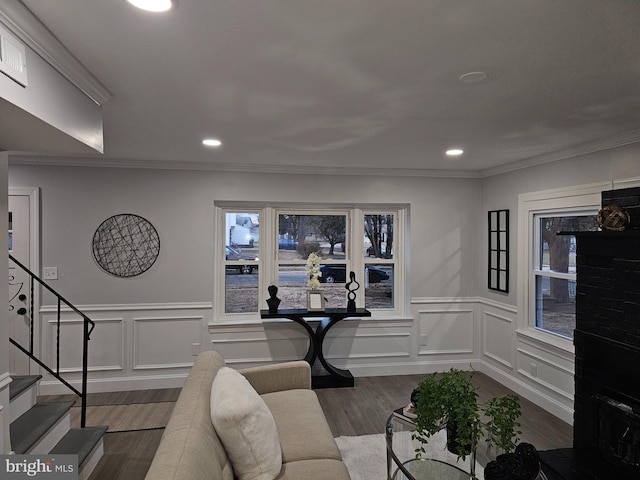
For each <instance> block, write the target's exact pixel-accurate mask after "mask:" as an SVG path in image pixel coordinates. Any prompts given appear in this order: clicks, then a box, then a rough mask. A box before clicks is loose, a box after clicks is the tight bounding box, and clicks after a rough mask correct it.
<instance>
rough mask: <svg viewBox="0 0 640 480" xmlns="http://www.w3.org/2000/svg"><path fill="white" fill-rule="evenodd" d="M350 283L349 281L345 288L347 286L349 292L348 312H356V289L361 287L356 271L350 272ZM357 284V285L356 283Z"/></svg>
mask: <svg viewBox="0 0 640 480" xmlns="http://www.w3.org/2000/svg"><path fill="white" fill-rule="evenodd" d="M349 279H350V281H349V283H347V284H346V285H345V286H344V288H346V289H347V290H348V291H349V293H348V294H347V299H348V300H347V312H355V311H356V290H358V289H359V288H360V284H359V283H358V282H356V274H355V273H354V272H349ZM354 284H355V285H354Z"/></svg>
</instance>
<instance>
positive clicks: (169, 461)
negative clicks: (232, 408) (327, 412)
mask: <svg viewBox="0 0 640 480" xmlns="http://www.w3.org/2000/svg"><path fill="white" fill-rule="evenodd" d="M223 366H225V364H224V359H223V358H222V357H221V356H220V355H219V354H218V353H217V352H214V351H208V352H203V353H201V354H200V355H199V356H198V358H197V359H196V361H195V363H194V365H193V368H192V370H191V372H190V374H189V376H188V378H187V381H186V383H185V386H184V387H183V389H182V391H181V393H180V397H179V398H178V401H177V402H176V405H175V408H174V410H173V413H172V414H171V418H170V420H169V423H168V425H167V427H166V429H165V431H164V434H163V436H162V440H161V441H160V445H159V447H158V450H157V451H156V454H155V457H154V459H153V462H152V464H151V467H150V468H149V471H148V473H147V476H146V479H147V480H167V479H172V480H205V479H206V480H233V479H234V474H233V469H232V466H231V464H230V462H229V460H228V458H227V455H226V453H225V450H224V447H223V445H222V443H221V441H220V439H219V438H218V436H217V435H216V432H215V430H214V428H213V424H212V422H211V414H210V396H211V385H212V383H213V379H214V377H215V375H216V372H217V371H218V370H219V369H220V368H221V367H223ZM241 373H242V374H243V375H244V376H245V377H246V378H247V380H249V382H250V383H251V385H252V386H253V388H255V390H256V391H257V392H258V393H259V394H260V396H261V397H262V399H263V400H264V401H265V403H266V404H267V406H268V408H269V410H270V411H271V413H272V414H273V417H274V420H275V423H276V426H277V430H278V436H279V437H280V446H281V449H282V470H281V471H280V474H279V475H278V476H277V477H276V478H277V479H278V480H294V479H295V480H342V479H344V480H349V479H350V477H349V473H348V472H347V468H346V467H345V465H344V463H343V462H342V459H341V456H340V451H339V450H338V447H337V445H336V443H335V441H334V439H333V435H332V434H331V430H330V429H329V425H328V424H327V421H326V419H325V417H324V414H323V413H322V409H321V407H320V403H319V402H318V398H317V396H316V394H315V392H313V391H312V390H311V371H310V368H309V365H308V364H307V363H306V362H304V361H297V362H289V363H282V364H276V365H268V366H264V367H255V368H250V369H246V370H241Z"/></svg>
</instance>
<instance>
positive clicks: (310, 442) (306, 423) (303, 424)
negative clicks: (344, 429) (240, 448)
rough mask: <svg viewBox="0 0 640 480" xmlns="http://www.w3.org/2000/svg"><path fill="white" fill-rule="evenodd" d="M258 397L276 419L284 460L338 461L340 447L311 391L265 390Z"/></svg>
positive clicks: (315, 396)
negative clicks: (260, 397)
mask: <svg viewBox="0 0 640 480" xmlns="http://www.w3.org/2000/svg"><path fill="white" fill-rule="evenodd" d="M262 398H263V399H264V401H265V403H266V404H267V406H268V407H269V410H271V413H272V414H273V418H274V419H275V421H276V426H277V428H278V433H279V434H280V445H281V448H282V461H283V462H284V463H287V462H297V461H300V460H311V459H333V460H341V458H342V457H341V456H340V450H338V446H337V445H336V442H335V440H334V439H333V434H332V433H331V429H330V428H329V425H328V424H327V420H326V419H325V416H324V413H323V412H322V407H321V406H320V402H319V401H318V397H317V395H316V393H315V392H314V391H313V390H302V389H300V390H287V391H285V392H273V393H265V394H264V395H262ZM301 478H302V477H301ZM327 478H328V477H327Z"/></svg>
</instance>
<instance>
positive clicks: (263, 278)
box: [213, 201, 409, 322]
mask: <svg viewBox="0 0 640 480" xmlns="http://www.w3.org/2000/svg"><path fill="white" fill-rule="evenodd" d="M227 212H236V213H237V212H256V213H259V214H260V227H259V228H260V244H259V245H260V247H259V260H258V262H257V265H258V271H259V272H260V274H259V279H258V310H262V309H266V308H267V305H266V299H267V297H268V291H267V288H268V286H269V285H274V284H275V285H277V284H278V265H279V264H280V262H279V261H278V258H277V256H278V245H277V237H278V235H277V232H278V225H277V222H278V215H279V214H281V213H296V214H300V215H323V214H327V215H333V214H345V215H346V216H347V227H346V228H347V236H348V238H351V239H352V240H351V241H348V242H347V252H346V256H345V261H344V262H342V261H337V260H336V261H334V263H341V264H342V263H346V265H347V269H349V270H353V271H355V272H361V271H364V268H365V258H364V245H363V244H362V242H358V241H357V239H361V238H362V237H363V235H364V215H365V214H366V215H375V214H393V215H394V223H395V224H394V237H395V238H394V255H393V256H394V258H393V259H392V260H385V259H375V261H373V260H372V262H373V263H393V264H394V269H393V270H394V279H393V297H394V298H393V308H380V309H369V310H370V311H371V313H372V316H373V317H385V318H390V317H396V316H403V315H405V312H406V310H407V305H408V304H409V302H408V299H407V289H406V285H407V275H408V269H407V267H406V263H405V262H406V259H407V258H408V255H407V248H408V243H407V235H406V229H407V228H408V222H407V214H408V205H404V204H371V205H367V204H359V205H353V204H295V203H269V204H266V203H256V202H246V201H237V202H234V201H215V202H214V215H215V218H214V262H213V263H214V267H213V268H214V322H234V321H238V322H240V321H247V320H256V319H259V316H260V315H259V312H255V313H226V312H225V294H226V291H225V290H226V285H225V263H226V262H225V261H224V258H225V257H224V248H225V239H224V232H225V213H227ZM294 263H296V262H294ZM301 263H302V264H304V263H306V262H305V261H301ZM368 263H371V262H368ZM359 277H360V276H358V277H357V278H356V280H358V281H359V282H360V283H361V288H360V290H359V291H358V292H357V297H356V306H357V307H358V308H364V304H365V295H364V282H362V279H361V278H359ZM345 296H346V290H345Z"/></svg>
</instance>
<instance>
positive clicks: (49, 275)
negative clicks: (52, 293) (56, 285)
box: [42, 267, 58, 280]
mask: <svg viewBox="0 0 640 480" xmlns="http://www.w3.org/2000/svg"><path fill="white" fill-rule="evenodd" d="M42 274H43V276H44V279H45V280H57V279H58V267H44V268H43V269H42Z"/></svg>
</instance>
